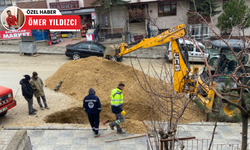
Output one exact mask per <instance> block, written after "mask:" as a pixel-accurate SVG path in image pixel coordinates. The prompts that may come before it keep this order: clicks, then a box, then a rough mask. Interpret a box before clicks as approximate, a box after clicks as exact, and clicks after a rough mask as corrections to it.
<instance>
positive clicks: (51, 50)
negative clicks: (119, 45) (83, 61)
mask: <svg viewBox="0 0 250 150" xmlns="http://www.w3.org/2000/svg"><path fill="white" fill-rule="evenodd" d="M104 45H105V44H104ZM105 46H107V45H105ZM65 51H66V46H56V45H52V46H37V53H38V54H48V55H65ZM165 51H166V49H165V47H160V46H158V47H153V48H152V49H151V48H148V49H138V50H136V51H134V52H131V53H129V54H126V55H124V57H138V58H162V56H163V55H164V52H165ZM0 53H16V54H19V46H18V45H1V46H0Z"/></svg>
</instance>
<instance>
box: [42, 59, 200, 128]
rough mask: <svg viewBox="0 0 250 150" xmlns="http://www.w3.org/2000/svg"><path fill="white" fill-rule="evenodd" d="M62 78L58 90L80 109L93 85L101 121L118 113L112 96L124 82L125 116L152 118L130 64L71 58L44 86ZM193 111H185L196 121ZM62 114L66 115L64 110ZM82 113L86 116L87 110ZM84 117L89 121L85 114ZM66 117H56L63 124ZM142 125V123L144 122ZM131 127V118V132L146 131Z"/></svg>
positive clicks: (110, 118) (129, 117)
mask: <svg viewBox="0 0 250 150" xmlns="http://www.w3.org/2000/svg"><path fill="white" fill-rule="evenodd" d="M135 72H136V74H137V76H138V77H139V78H143V77H144V76H143V74H142V72H141V71H139V70H135ZM59 81H62V82H63V83H62V85H61V87H60V89H59V91H58V92H62V93H64V94H67V95H69V96H72V97H73V98H75V99H76V100H77V101H76V102H72V103H75V107H80V108H81V107H82V100H83V98H84V97H85V96H86V95H87V94H88V90H89V88H94V89H95V91H96V95H97V96H98V97H99V98H100V101H101V104H102V112H101V122H103V121H106V120H107V119H109V120H115V116H114V114H113V113H112V112H111V106H110V97H109V96H110V93H111V91H112V89H114V88H116V87H117V85H118V84H119V83H121V82H122V83H124V84H125V89H124V91H123V94H124V106H123V109H124V110H125V111H126V116H125V117H126V119H127V120H128V119H132V120H135V121H132V122H136V123H137V124H138V122H137V121H142V120H150V116H149V114H150V113H149V112H150V110H151V105H150V104H149V103H147V100H148V99H149V95H148V94H147V93H146V92H145V91H143V90H142V89H141V87H140V86H139V85H138V83H137V79H136V76H135V74H134V70H133V68H132V67H130V66H126V65H124V64H122V63H119V62H114V61H110V60H107V59H103V58H100V57H88V58H84V59H79V60H74V61H69V62H67V63H65V64H64V65H62V66H61V67H60V68H59V69H58V70H57V72H56V73H54V74H53V75H52V76H51V77H49V78H48V79H47V80H46V85H45V86H46V87H48V88H50V89H51V90H53V89H54V88H55V86H56V85H57V84H58V82H59ZM150 82H151V83H153V84H156V83H158V80H157V79H155V78H150ZM77 110H80V109H77ZM70 111H72V112H73V113H72V114H74V113H77V112H78V111H76V110H75V109H74V108H72V109H70ZM191 111H192V110H189V112H186V113H187V114H189V115H190V114H192V115H191V116H190V117H187V118H188V121H192V119H193V120H194V115H193V114H195V113H194V112H193V111H192V112H191ZM60 113H61V114H67V113H62V112H60ZM79 114H81V115H83V114H84V112H82V113H79ZM189 115H187V116H189ZM68 117H69V116H68ZM52 118H53V117H52ZM55 118H56V117H54V119H55ZM77 118H79V117H77ZM83 118H84V120H86V116H85V117H83ZM199 119H200V118H198V121H199ZM52 120H53V119H52ZM63 120H64V119H61V120H57V121H56V120H55V122H62V123H63ZM66 120H67V119H66ZM76 120H79V119H76ZM136 120H137V121H136ZM48 122H53V121H48ZM66 122H69V121H66ZM72 123H77V121H73V122H72ZM79 123H82V121H79ZM139 124H140V123H139ZM141 125H143V124H142V123H141ZM130 126H131V127H132V126H134V125H133V123H131V122H130V121H128V122H127V123H126V128H127V130H126V131H128V132H131V133H139V132H143V131H145V130H144V129H142V130H140V129H139V128H138V132H137V131H134V130H135V129H132V128H130Z"/></svg>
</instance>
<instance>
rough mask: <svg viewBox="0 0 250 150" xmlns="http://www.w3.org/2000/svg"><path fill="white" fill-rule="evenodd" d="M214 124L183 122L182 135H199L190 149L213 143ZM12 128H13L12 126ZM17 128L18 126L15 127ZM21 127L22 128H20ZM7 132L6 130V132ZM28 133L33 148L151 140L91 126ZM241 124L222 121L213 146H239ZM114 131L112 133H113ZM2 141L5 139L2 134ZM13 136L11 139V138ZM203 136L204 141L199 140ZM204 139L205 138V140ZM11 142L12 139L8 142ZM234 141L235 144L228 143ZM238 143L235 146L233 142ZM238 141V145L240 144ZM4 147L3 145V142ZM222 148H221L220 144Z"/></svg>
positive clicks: (136, 146) (114, 148)
mask: <svg viewBox="0 0 250 150" xmlns="http://www.w3.org/2000/svg"><path fill="white" fill-rule="evenodd" d="M213 128H214V126H213V123H206V124H203V123H194V124H182V125H179V126H178V130H177V131H178V132H177V136H178V137H192V136H194V137H196V139H195V140H189V141H184V145H185V146H186V148H188V149H201V147H203V149H207V147H208V146H209V143H210V140H209V139H211V137H212V131H213ZM9 129H10V128H9ZM13 129H14V128H13ZM20 129H21V128H20ZM15 131H17V130H8V128H6V130H2V131H0V135H6V133H7V132H8V133H11V134H13V133H14V132H15ZM3 132H5V133H3ZM27 132H28V135H29V136H30V139H31V144H32V146H33V150H78V149H81V150H146V149H147V143H146V137H139V138H133V139H127V140H120V141H114V142H105V141H106V140H113V139H118V138H123V137H129V136H133V135H131V134H123V135H117V134H116V133H112V132H113V130H110V129H109V128H108V129H106V128H105V129H102V130H100V133H101V135H102V136H103V135H104V137H99V138H94V137H93V136H94V134H93V132H92V131H91V129H75V128H68V129H64V130H62V129H60V128H58V129H56V128H53V129H52V128H51V130H48V129H45V130H42V129H41V128H33V129H32V130H27ZM240 132H241V126H240V124H239V123H232V124H227V123H226V124H225V123H218V126H217V129H216V133H215V137H214V142H213V147H214V148H216V147H217V146H218V144H220V145H219V148H221V149H217V150H224V149H225V150H228V149H232V148H233V147H235V148H236V147H237V146H238V147H239V146H240V143H241V134H240ZM110 133H112V134H110ZM248 136H250V133H249V134H248ZM1 138H2V139H0V140H1V141H2V140H3V139H4V138H5V137H4V136H1ZM8 139H10V138H8ZM198 139H200V140H198ZM201 139H203V140H201ZM6 143H8V140H7V141H6ZM228 144H231V145H228ZM232 144H234V145H232ZM237 144H238V145H237ZM0 146H1V145H0ZM217 148H218V147H217Z"/></svg>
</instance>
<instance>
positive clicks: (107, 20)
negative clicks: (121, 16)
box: [103, 14, 109, 26]
mask: <svg viewBox="0 0 250 150" xmlns="http://www.w3.org/2000/svg"><path fill="white" fill-rule="evenodd" d="M103 23H104V25H105V26H108V25H109V17H108V14H104V15H103Z"/></svg>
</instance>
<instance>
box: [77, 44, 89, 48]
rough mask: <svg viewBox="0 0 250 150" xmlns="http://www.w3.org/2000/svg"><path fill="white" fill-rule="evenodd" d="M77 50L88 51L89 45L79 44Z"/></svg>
mask: <svg viewBox="0 0 250 150" xmlns="http://www.w3.org/2000/svg"><path fill="white" fill-rule="evenodd" d="M78 48H79V49H89V45H88V44H81V45H79V46H78Z"/></svg>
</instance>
